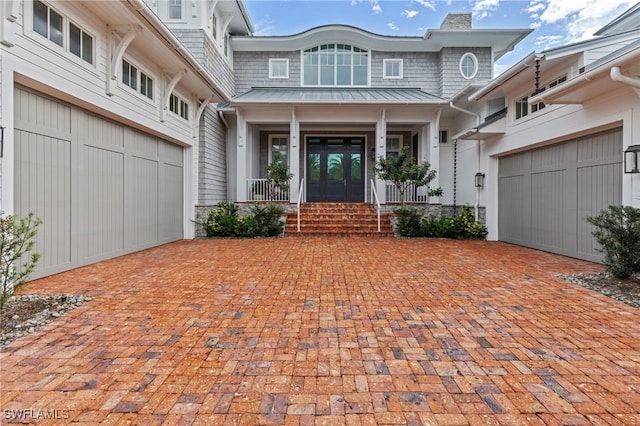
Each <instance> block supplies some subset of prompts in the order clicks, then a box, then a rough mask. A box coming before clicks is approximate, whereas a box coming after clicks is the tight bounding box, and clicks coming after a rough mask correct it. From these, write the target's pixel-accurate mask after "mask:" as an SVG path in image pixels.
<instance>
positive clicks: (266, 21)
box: [253, 16, 276, 36]
mask: <svg viewBox="0 0 640 426" xmlns="http://www.w3.org/2000/svg"><path fill="white" fill-rule="evenodd" d="M253 29H254V31H253V34H254V35H257V36H268V35H272V34H274V33H275V29H276V26H275V25H274V23H273V21H272V20H271V17H269V16H265V17H264V18H263V19H261V20H259V21H258V22H255V23H254V24H253Z"/></svg>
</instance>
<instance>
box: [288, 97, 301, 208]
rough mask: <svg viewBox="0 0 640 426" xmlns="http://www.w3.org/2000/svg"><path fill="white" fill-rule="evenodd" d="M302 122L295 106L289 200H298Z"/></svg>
mask: <svg viewBox="0 0 640 426" xmlns="http://www.w3.org/2000/svg"><path fill="white" fill-rule="evenodd" d="M299 139H300V124H299V122H298V117H297V116H296V110H295V108H291V123H290V124H289V172H291V173H292V174H293V177H292V178H291V181H290V182H289V201H290V202H291V203H297V202H298V195H299V192H300V190H301V188H300V179H301V176H300V149H301V148H300V144H301V141H300V140H299Z"/></svg>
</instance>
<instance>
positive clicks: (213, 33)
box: [211, 13, 218, 40]
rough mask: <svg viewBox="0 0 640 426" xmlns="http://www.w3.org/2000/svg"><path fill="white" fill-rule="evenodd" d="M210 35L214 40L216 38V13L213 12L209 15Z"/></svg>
mask: <svg viewBox="0 0 640 426" xmlns="http://www.w3.org/2000/svg"><path fill="white" fill-rule="evenodd" d="M211 37H213V39H214V40H217V39H218V15H216V14H215V13H214V14H213V15H211Z"/></svg>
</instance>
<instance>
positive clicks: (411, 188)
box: [385, 182, 429, 203]
mask: <svg viewBox="0 0 640 426" xmlns="http://www.w3.org/2000/svg"><path fill="white" fill-rule="evenodd" d="M427 191H428V189H427V187H426V186H422V187H419V188H416V185H415V183H414V182H408V183H407V186H406V189H405V191H404V202H405V203H426V202H428V201H429V196H428V195H426V194H427ZM385 195H386V196H387V203H401V202H402V196H401V194H400V191H399V190H398V188H396V186H395V185H394V184H393V183H391V182H386V184H385Z"/></svg>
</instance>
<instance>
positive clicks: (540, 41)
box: [533, 35, 564, 51]
mask: <svg viewBox="0 0 640 426" xmlns="http://www.w3.org/2000/svg"><path fill="white" fill-rule="evenodd" d="M563 40H564V36H562V35H544V36H540V37H536V39H535V40H534V42H533V43H534V44H535V46H536V50H538V51H540V50H546V49H551V48H552V47H556V46H560V45H561V44H563Z"/></svg>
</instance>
